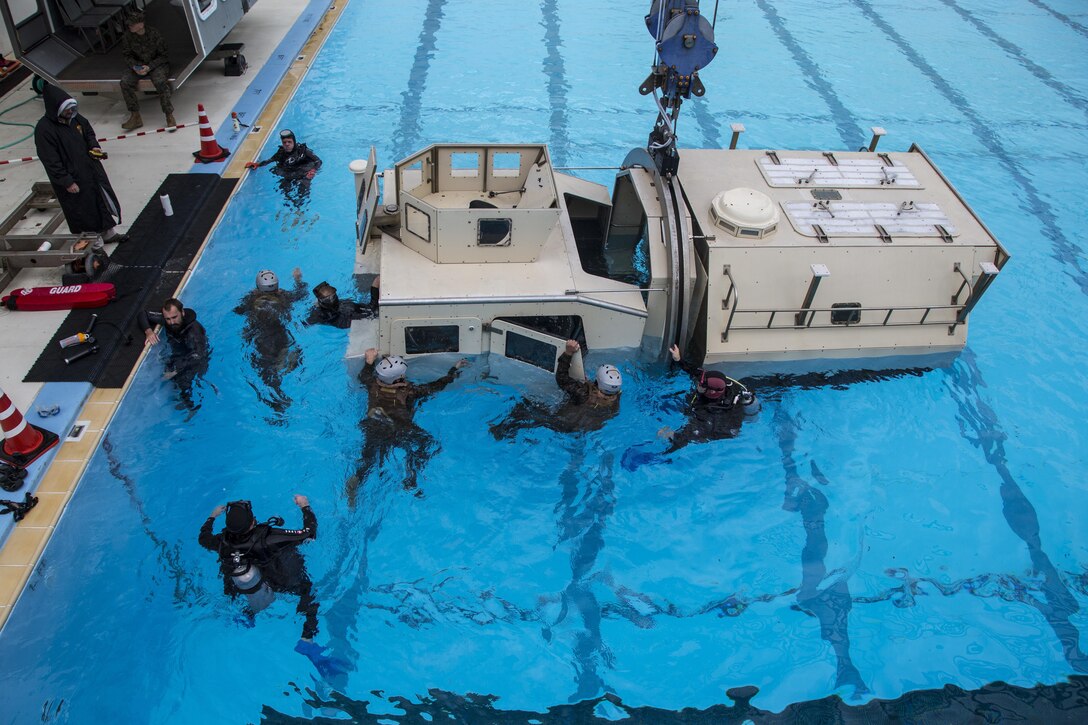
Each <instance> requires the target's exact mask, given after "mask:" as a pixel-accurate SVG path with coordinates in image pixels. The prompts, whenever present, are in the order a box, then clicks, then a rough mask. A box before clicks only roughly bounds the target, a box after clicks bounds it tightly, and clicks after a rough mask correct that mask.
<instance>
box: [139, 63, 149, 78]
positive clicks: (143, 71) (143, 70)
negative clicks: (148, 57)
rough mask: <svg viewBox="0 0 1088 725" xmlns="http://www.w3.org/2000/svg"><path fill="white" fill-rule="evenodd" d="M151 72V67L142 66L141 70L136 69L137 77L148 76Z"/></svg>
mask: <svg viewBox="0 0 1088 725" xmlns="http://www.w3.org/2000/svg"><path fill="white" fill-rule="evenodd" d="M150 71H151V68H150V67H149V66H146V65H142V66H140V67H139V68H137V69H136V75H138V76H146V75H147V74H148V73H149V72H150Z"/></svg>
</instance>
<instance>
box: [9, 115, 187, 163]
mask: <svg viewBox="0 0 1088 725" xmlns="http://www.w3.org/2000/svg"><path fill="white" fill-rule="evenodd" d="M195 125H196V124H193V123H179V124H178V125H177V126H168V127H164V128H156V129H153V130H151V131H138V132H136V133H123V134H121V135H120V136H110V137H107V138H100V139H97V141H98V142H99V143H101V142H103V141H120V140H121V139H123V138H135V137H137V136H150V135H152V134H155V133H163V132H164V131H174V130H176V129H179V128H188V127H189V126H195ZM37 160H38V157H37V156H24V157H22V158H21V159H6V160H4V161H0V166H3V165H4V164H22V163H26V162H27V161H37Z"/></svg>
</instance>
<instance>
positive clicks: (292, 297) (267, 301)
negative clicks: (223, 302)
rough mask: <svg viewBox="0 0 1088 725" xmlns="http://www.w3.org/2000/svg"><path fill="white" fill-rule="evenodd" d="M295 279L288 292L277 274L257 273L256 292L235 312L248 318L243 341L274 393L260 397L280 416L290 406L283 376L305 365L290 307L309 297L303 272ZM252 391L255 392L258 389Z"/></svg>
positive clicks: (251, 362) (259, 373)
mask: <svg viewBox="0 0 1088 725" xmlns="http://www.w3.org/2000/svg"><path fill="white" fill-rule="evenodd" d="M292 276H294V278H295V288H294V289H293V290H292V291H290V292H286V291H284V290H281V289H280V283H279V279H278V278H277V277H276V275H275V273H273V272H270V271H268V270H262V271H261V272H258V273H257V288H256V289H254V290H251V291H250V292H249V293H248V294H246V296H245V297H243V298H242V301H241V303H239V305H238V306H237V307H235V308H234V311H235V313H237V314H239V315H245V318H246V326H245V328H244V329H243V330H242V339H243V340H245V341H246V343H248V344H249V345H251V346H252V351H251V352H250V354H249V361H250V364H252V365H253V369H254V370H256V371H257V374H258V375H259V376H260V377H261V380H263V381H264V384H265V385H267V386H268V387H269V388H270V389H271V391H272V395H270V396H269V397H268V398H267V399H266V398H265V397H264V396H263V395H261V393H260V391H258V392H257V396H258V397H259V398H260V399H261V401H262V402H264V403H265V404H267V405H268V407H270V408H272V410H273V411H275V412H276V413H280V414H282V413H283V412H284V411H286V410H287V407H288V406H289V405H291V399H290V398H289V397H287V395H286V394H285V393H284V392H283V390H282V388H281V387H280V386H281V384H282V382H283V376H284V375H286V374H287V373H290V372H291V371H293V370H294V369H295V368H297V367H298V366H299V364H300V363H301V362H302V349H301V348H300V347H299V346H298V343H297V342H295V336H294V335H292V334H291V331H290V330H288V329H287V325H288V324H289V323H290V322H291V305H293V304H294V303H296V302H298V301H299V300H301V299H302V298H303V297H305V296H306V283H305V282H303V281H302V271H301V270H300V269H299V268H298V267H296V268H295V270H294V272H293V273H292ZM253 389H254V390H256V389H257V388H256V386H253Z"/></svg>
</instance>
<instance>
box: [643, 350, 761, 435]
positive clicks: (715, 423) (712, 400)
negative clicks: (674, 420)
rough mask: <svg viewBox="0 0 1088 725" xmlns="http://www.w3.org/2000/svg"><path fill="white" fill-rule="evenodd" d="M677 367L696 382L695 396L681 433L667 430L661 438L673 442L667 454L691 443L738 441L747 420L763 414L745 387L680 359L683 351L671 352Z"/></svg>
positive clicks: (753, 395)
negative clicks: (752, 416)
mask: <svg viewBox="0 0 1088 725" xmlns="http://www.w3.org/2000/svg"><path fill="white" fill-rule="evenodd" d="M669 352H670V353H672V361H673V364H674V365H676V366H679V367H680V368H681V369H682V370H684V372H686V373H688V374H689V375H691V376H692V377H693V378H694V379H695V393H694V395H692V396H691V398H690V400H689V401H688V404H687V408H686V410H685V411H684V412H685V413H686V415H687V417H688V422H687V423H685V424H684V425H683V426H682V427H681V428H680V429H679V430H677V431H673V430H672V429H671V428H669V427H667V426H666V427H664V428H662V429H661V430H659V431H658V432H657V434H658V436H659V437H661V438H664V439H666V440H668V441H669V443H670V445H669V447H668V448H667V449H666V450H665V453H666V454H668V453H672V452H673V451H676V450H679V449H680V448H683V447H684V446H686V445H687V444H688V443H705V442H708V441H715V440H722V439H725V438H736V437H737V435H738V434H739V433H740V427H741V423H743V422H744V418H745V417H746V416H750V415H755V414H756V413H758V412H759V408H760V403H759V400H758V399H757V398H756V396H755V394H754V393H752V392H751V391H750V390H748V388H747V387H745V386H744V384H743V383H741V382H739V381H737V380H734V379H733V378H730V377H728V376H726V375H724V374H722V373H719V372H716V371H713V370H703V369H700V368H698V367H696V366H695V365H692V364H691V363H689V362H687V361H686V360H681V359H680V348H679V347H678V346H677V345H673V346H671V347H670V348H669Z"/></svg>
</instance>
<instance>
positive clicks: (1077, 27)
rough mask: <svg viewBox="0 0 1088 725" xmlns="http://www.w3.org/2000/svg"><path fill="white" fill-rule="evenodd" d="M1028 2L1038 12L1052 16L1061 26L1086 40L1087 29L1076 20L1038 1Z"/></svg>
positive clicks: (1031, 0)
mask: <svg viewBox="0 0 1088 725" xmlns="http://www.w3.org/2000/svg"><path fill="white" fill-rule="evenodd" d="M1028 2H1029V3H1031V4H1032V5H1034V6H1035V7H1037V8H1039V9H1040V10H1042V11H1044V12H1047V13H1050V14H1051V15H1053V16H1054V17H1055V18H1057V19H1058V20H1060V21H1061V22H1062V24H1064V25H1065V26H1066V27H1068V28H1069V29H1070V30H1072V31H1073V32H1074V33H1080V34H1081V35H1083V36H1084V37H1086V38H1088V28H1086V27H1084V26H1083V25H1081V24H1080V23H1078V22H1077V21H1076V20H1073V18H1071V17H1069V16H1068V15H1065V14H1064V13H1060V12H1058V11H1057V10H1055V9H1054V8H1052V7H1050V6H1049V5H1047V4H1046V3H1044V2H1041V1H1040V0H1028Z"/></svg>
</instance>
